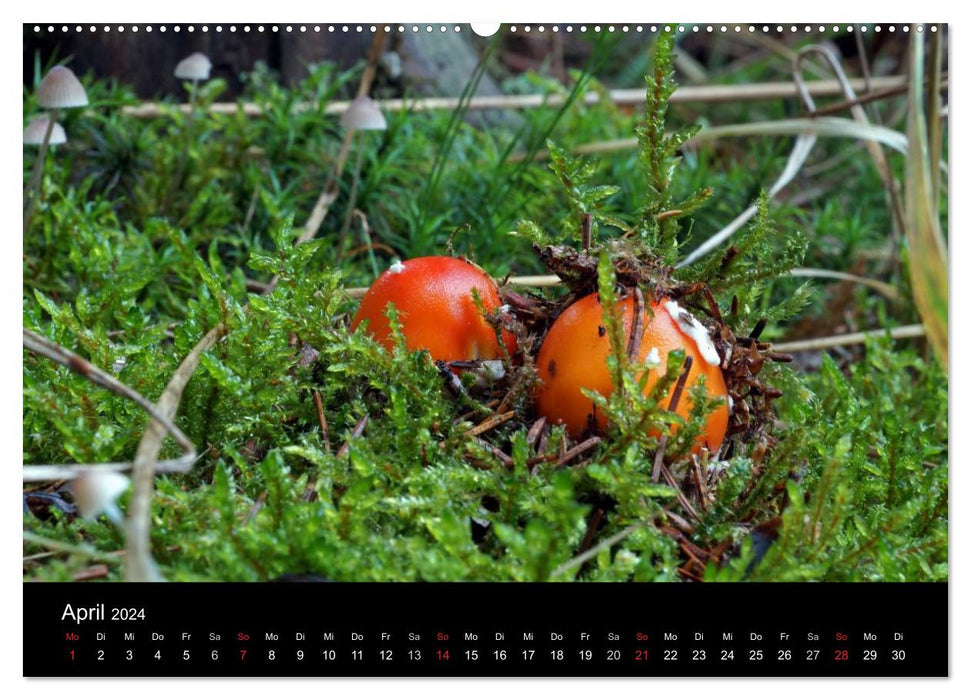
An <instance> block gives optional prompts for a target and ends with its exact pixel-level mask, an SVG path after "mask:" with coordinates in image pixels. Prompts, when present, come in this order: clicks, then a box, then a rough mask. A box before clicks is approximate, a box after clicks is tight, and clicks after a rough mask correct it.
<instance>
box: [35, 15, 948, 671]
mask: <svg viewBox="0 0 971 700" xmlns="http://www.w3.org/2000/svg"><path fill="white" fill-rule="evenodd" d="M320 13H321V14H322V15H325V14H326V9H325V8H324V9H320ZM321 19H326V17H321ZM632 19H634V18H632ZM949 43H950V34H949V31H948V25H947V24H939V23H938V24H934V23H915V24H894V23H869V24H846V23H833V22H828V23H826V22H813V23H810V24H807V23H801V24H777V23H763V22H753V23H744V24H722V23H711V24H707V23H678V22H668V23H646V22H628V23H618V22H603V23H596V22H591V23H555V22H545V23H544V22H535V23H528V24H526V23H503V24H493V25H484V24H467V23H448V24H441V23H432V24H428V23H422V24H414V23H372V22H363V23H328V22H324V21H322V22H319V23H308V24H297V23H272V22H270V23H262V24H259V23H252V24H245V23H233V22H225V23H221V24H220V23H210V24H197V23H181V24H180V23H168V24H130V23H107V24H106V23H90V22H88V23H77V22H74V23H67V24H64V23H57V24H53V23H27V24H24V25H23V58H24V62H23V134H24V136H23V144H24V145H23V167H22V184H23V207H24V213H23V250H22V253H23V261H22V270H23V297H22V319H23V321H22V323H23V355H22V357H23V415H22V417H23V433H22V438H23V468H22V473H23V548H22V549H23V596H24V666H23V674H24V675H25V676H30V677H48V676H69V677H83V676H101V677H112V676H151V677H168V676H176V677H178V676H287V677H289V676H306V677H334V676H340V677H347V676H352V677H371V676H399V677H400V676H422V677H439V676H499V677H506V676H544V677H548V676H554V677H556V676H566V677H572V676H600V677H632V678H641V677H653V676H673V677H706V676H715V677H731V676H749V677H762V676H777V677H794V676H797V677H834V676H853V677H856V676H867V677H872V676H879V677H891V676H908V677H915V676H922V677H940V676H947V675H948V674H949V661H948V614H949V608H948V575H949V568H948V564H949V560H948V543H949V539H948V532H949V530H948V528H949V518H950V513H949V500H948V499H949V489H948V460H949V457H948V445H949V443H948V427H949V425H948V406H949V380H948V348H949V343H948V304H949V293H948V221H949V219H948V212H949V209H948V205H949V196H948V195H949V187H948V183H949V178H948V174H949V127H948V125H949V121H948V106H949V100H948V88H949V79H950V72H949Z"/></svg>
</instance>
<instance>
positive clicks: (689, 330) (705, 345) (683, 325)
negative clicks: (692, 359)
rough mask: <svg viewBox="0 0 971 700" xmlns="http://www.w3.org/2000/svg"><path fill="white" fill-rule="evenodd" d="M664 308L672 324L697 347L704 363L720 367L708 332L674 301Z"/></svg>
mask: <svg viewBox="0 0 971 700" xmlns="http://www.w3.org/2000/svg"><path fill="white" fill-rule="evenodd" d="M664 306H665V308H666V309H667V311H668V313H669V314H671V318H672V319H674V322H675V323H677V324H678V328H680V329H681V332H682V333H684V334H685V335H686V336H688V337H689V338H691V339H692V340H694V341H695V344H696V345H697V346H698V352H700V353H701V356H702V357H703V358H704V360H705V362H707V363H708V364H709V365H715V366H716V367H717V366H718V365H720V364H721V358H720V357H719V356H718V350H716V349H715V344H714V343H712V342H711V336H709V335H708V330H707V329H706V328H705V327H704V326H703V325H701V322H700V321H699V320H698V319H696V318H695V317H694V316H693V315H692V314H691V312H690V311H688V310H687V309H682V308H681V307H680V306H679V305H678V302H676V301H669V302H667V303H666V304H665V305H664Z"/></svg>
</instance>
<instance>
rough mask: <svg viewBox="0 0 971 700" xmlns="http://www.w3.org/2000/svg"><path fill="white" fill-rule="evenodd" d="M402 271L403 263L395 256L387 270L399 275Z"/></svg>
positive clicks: (403, 268) (403, 269)
mask: <svg viewBox="0 0 971 700" xmlns="http://www.w3.org/2000/svg"><path fill="white" fill-rule="evenodd" d="M404 271H405V264H404V263H403V262H401V261H400V260H398V258H395V259H394V262H393V263H391V267H389V268H388V272H390V273H391V274H394V275H400V274H401V273H402V272H404Z"/></svg>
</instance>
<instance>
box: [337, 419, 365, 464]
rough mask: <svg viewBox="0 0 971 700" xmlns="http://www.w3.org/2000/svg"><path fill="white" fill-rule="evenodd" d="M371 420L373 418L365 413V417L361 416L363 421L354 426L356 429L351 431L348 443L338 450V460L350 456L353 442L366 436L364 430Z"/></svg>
mask: <svg viewBox="0 0 971 700" xmlns="http://www.w3.org/2000/svg"><path fill="white" fill-rule="evenodd" d="M370 420H371V416H369V415H368V414H366V413H365V414H364V415H363V416H361V419H360V420H359V421H358V422H357V423H355V424H354V428H353V429H352V430H351V434H350V436H349V437H348V438H347V441H346V442H345V443H344V444H343V445H341V446H340V449H338V450H337V459H344V458H345V457H347V455H348V454H350V451H351V440H353V439H354V438H359V437H361V435H363V434H364V429H365V428H366V427H367V424H368V421H370Z"/></svg>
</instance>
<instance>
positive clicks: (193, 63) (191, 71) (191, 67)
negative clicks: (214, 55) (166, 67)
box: [175, 51, 212, 80]
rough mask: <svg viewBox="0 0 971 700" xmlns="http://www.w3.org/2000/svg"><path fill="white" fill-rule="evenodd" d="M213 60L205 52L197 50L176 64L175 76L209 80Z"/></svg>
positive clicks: (182, 78) (183, 78)
mask: <svg viewBox="0 0 971 700" xmlns="http://www.w3.org/2000/svg"><path fill="white" fill-rule="evenodd" d="M211 70H212V61H210V60H209V57H208V56H206V54H204V53H199V52H198V51H196V52H195V53H194V54H192V55H190V56H186V57H185V58H183V59H182V60H181V61H179V62H178V63H177V64H176V66H175V77H176V78H178V79H180V80H209V71H211Z"/></svg>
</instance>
